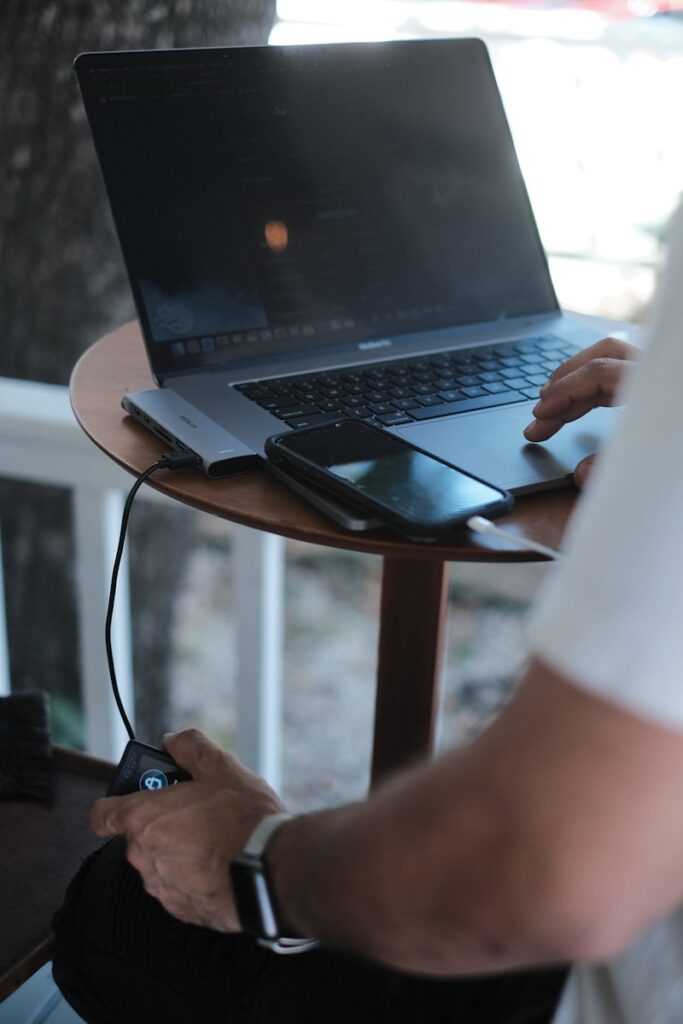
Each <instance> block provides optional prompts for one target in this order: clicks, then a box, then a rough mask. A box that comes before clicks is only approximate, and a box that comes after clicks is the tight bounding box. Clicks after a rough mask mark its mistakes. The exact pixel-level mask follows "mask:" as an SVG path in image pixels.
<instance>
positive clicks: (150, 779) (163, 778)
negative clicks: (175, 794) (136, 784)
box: [140, 768, 168, 790]
mask: <svg viewBox="0 0 683 1024" xmlns="http://www.w3.org/2000/svg"><path fill="white" fill-rule="evenodd" d="M164 786H168V776H167V775H166V773H165V772H162V771H161V770H160V769H159V768H150V769H149V771H146V772H145V773H144V775H141V776H140V789H143V790H153V789H163V788H164Z"/></svg>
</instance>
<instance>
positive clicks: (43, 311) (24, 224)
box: [0, 0, 275, 740]
mask: <svg viewBox="0 0 683 1024" xmlns="http://www.w3.org/2000/svg"><path fill="white" fill-rule="evenodd" d="M274 16H275V0H175V2H172V0H168V2H163V0H116V2H114V0H59V2H52V3H50V2H46V0H3V2H2V3H1V4H0V109H2V120H1V122H0V153H2V164H1V165H0V268H1V270H0V316H1V318H2V342H1V344H0V375H2V376H7V377H18V378H22V379H32V380H39V381H46V382H50V383H59V384H65V383H67V381H68V379H69V374H70V372H71V368H72V366H73V364H74V363H75V361H76V359H77V358H78V356H79V355H80V353H81V352H82V351H83V350H84V349H85V348H86V347H87V346H88V345H90V344H91V343H92V342H93V341H94V340H95V339H97V338H98V337H100V336H101V335H102V334H104V333H105V332H106V331H108V330H109V329H111V328H112V327H114V326H116V325H118V324H120V323H122V322H123V321H125V320H128V319H131V318H132V317H133V316H134V309H133V303H132V299H131V296H130V292H129V288H128V284H127V279H126V276H125V271H124V268H123V262H122V259H121V256H120V252H119V248H118V243H117V241H116V238H115V235H114V231H113V226H112V222H111V217H110V214H109V208H108V204H107V200H106V196H105V193H104V187H103V185H102V182H101V179H100V174H99V170H98V168H97V165H96V160H95V154H94V149H93V146H92V142H91V140H90V134H89V130H88V127H87V124H86V120H85V115H84V112H83V109H82V105H81V102H80V98H79V95H78V90H77V87H76V82H75V79H74V75H73V71H72V67H71V65H72V61H73V59H74V57H75V56H76V55H77V54H78V53H80V52H82V51H85V50H103V49H139V48H159V47H182V46H204V45H222V44H236V43H257V42H265V41H266V40H267V36H268V32H269V30H270V28H271V26H272V23H273V20H274ZM103 457H104V456H103ZM0 517H1V519H0V521H1V524H2V539H3V553H4V569H5V584H6V588H7V614H8V627H9V636H10V670H11V673H12V681H13V687H14V688H15V689H24V688H26V687H29V686H31V687H39V688H41V689H45V690H47V691H49V692H50V693H52V694H62V695H66V696H68V697H70V698H72V699H76V698H77V694H78V688H79V682H78V664H77V656H76V651H77V623H76V617H75V611H74V596H73V595H74V579H73V541H72V538H71V531H70V510H69V501H68V495H67V494H66V493H64V492H61V491H58V490H56V489H53V488H44V487H36V486H32V485H23V484H21V485H20V484H16V483H10V482H7V481H4V482H2V483H0ZM191 535H192V517H191V516H189V515H188V513H187V512H183V511H180V510H179V511H175V510H170V511H165V510H164V511H160V510H158V509H156V508H153V509H149V508H145V507H143V506H139V507H137V508H136V509H135V512H134V515H133V520H132V544H131V574H132V591H133V614H134V618H133V622H134V626H133V629H134V644H135V648H134V649H135V676H136V680H137V703H138V707H137V713H138V721H139V732H140V734H141V735H142V736H147V737H149V738H151V739H155V740H158V737H159V735H160V732H161V731H162V730H163V729H164V728H165V727H166V726H167V724H168V696H167V694H168V685H167V676H168V663H169V651H170V639H171V638H170V629H171V623H172V609H173V597H174V593H175V590H176V588H177V585H178V583H179V580H180V578H181V576H182V573H183V571H184V568H185V563H186V559H187V555H188V551H189V549H190V546H191ZM102 685H103V686H106V685H107V683H106V680H103V681H102Z"/></svg>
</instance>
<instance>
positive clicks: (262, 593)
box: [0, 378, 284, 786]
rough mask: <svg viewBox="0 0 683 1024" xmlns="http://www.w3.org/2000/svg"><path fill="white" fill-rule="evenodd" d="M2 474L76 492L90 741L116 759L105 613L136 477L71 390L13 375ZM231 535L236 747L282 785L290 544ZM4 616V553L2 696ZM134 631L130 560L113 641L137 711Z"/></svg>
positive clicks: (6, 681) (5, 397)
mask: <svg viewBox="0 0 683 1024" xmlns="http://www.w3.org/2000/svg"><path fill="white" fill-rule="evenodd" d="M0 477H7V478H10V479H15V480H24V481H30V482H31V483H40V484H51V485H55V486H58V487H66V488H69V489H70V490H71V492H72V495H73V515H74V520H73V525H74V537H75V549H76V560H77V564H76V593H77V602H78V622H79V636H80V641H79V643H80V664H81V679H82V699H83V709H84V715H85V735H86V747H87V749H88V751H90V752H91V753H93V754H97V755H99V756H100V757H107V758H110V759H111V760H118V758H119V757H120V754H121V751H122V749H123V746H124V743H125V740H126V738H127V737H126V734H125V730H124V728H123V725H122V723H121V721H120V719H119V716H118V712H117V711H116V706H115V703H114V700H113V697H112V696H111V693H110V690H109V684H108V670H107V663H106V655H105V650H104V619H105V614H106V606H107V598H108V593H109V582H110V575H111V566H112V562H113V558H114V552H115V550H116V544H117V541H118V533H119V528H120V523H121V511H122V508H123V502H124V497H125V493H126V492H127V491H128V489H129V488H130V486H131V481H132V478H131V477H130V476H129V475H128V474H127V473H126V472H125V471H124V470H122V469H121V468H120V467H119V466H117V465H116V464H115V463H114V462H112V461H111V460H110V459H108V458H107V457H106V456H105V455H104V454H103V453H102V452H101V451H100V450H99V449H98V448H96V447H95V445H94V444H92V442H91V441H89V440H88V439H87V438H86V437H85V435H84V434H83V432H82V431H81V429H80V427H79V426H78V425H77V423H76V421H75V419H74V416H73V413H72V411H71V408H70V405H69V397H68V391H67V389H66V388H65V387H60V386H57V385H52V384H38V383H35V382H32V381H18V380H9V379H7V378H0ZM140 498H141V499H144V500H146V501H155V502H162V503H163V502H166V503H168V502H170V501H171V499H169V498H167V497H165V496H164V495H162V494H160V493H159V492H158V491H155V490H153V489H152V488H150V487H143V488H142V489H141V490H140ZM174 506H175V507H178V506H177V505H176V503H174ZM188 514H189V513H188ZM231 535H232V537H233V549H232V550H233V557H234V558H235V569H236V578H237V588H236V593H237V595H238V600H237V603H236V615H237V618H238V628H237V630H236V635H237V636H238V638H239V640H238V652H237V653H238V676H237V705H238V706H237V718H238V722H239V729H238V735H237V738H236V744H235V749H236V753H237V756H238V757H240V759H241V760H243V761H244V762H245V763H246V764H248V765H249V766H250V767H251V768H253V769H254V770H255V771H258V772H259V773H260V774H261V775H264V776H265V777H266V778H267V779H268V781H269V782H270V783H271V784H272V785H274V786H277V785H278V783H279V774H280V731H281V730H280V724H281V698H280V691H281V665H282V590H283V587H282V581H283V568H284V545H283V541H282V538H280V537H275V536H273V535H270V534H264V533H261V532H258V531H255V530H250V529H247V528H246V527H243V526H237V525H234V526H232V527H231ZM0 555H1V550H0ZM6 621H7V620H6V616H5V598H4V587H3V580H2V560H1V557H0V694H2V693H9V692H10V674H9V658H8V655H7V651H8V644H7V632H6ZM131 632H132V633H133V634H134V624H132V627H131V621H130V606H129V600H128V571H127V563H126V561H125V557H124V560H123V561H122V564H121V574H120V578H119V587H118V592H117V609H116V614H115V621H114V622H113V624H112V642H113V648H114V657H115V660H116V666H117V676H118V679H119V686H120V688H121V692H122V696H123V699H124V701H125V704H126V707H127V709H129V710H132V708H133V705H134V700H133V696H134V694H133V691H134V682H133V671H132V656H131V651H132V647H131Z"/></svg>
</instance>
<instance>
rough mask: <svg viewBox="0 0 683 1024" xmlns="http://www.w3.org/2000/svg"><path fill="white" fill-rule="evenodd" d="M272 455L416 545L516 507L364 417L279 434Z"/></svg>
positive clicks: (285, 467) (495, 489)
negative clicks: (473, 519)
mask: <svg viewBox="0 0 683 1024" xmlns="http://www.w3.org/2000/svg"><path fill="white" fill-rule="evenodd" d="M265 450H266V455H267V456H268V458H269V459H270V460H272V462H273V463H274V464H275V465H276V466H278V467H279V468H280V469H283V470H285V471H286V472H289V473H293V474H294V475H295V476H296V477H299V478H302V479H304V480H305V481H307V482H310V483H314V484H316V485H318V486H319V487H321V488H322V489H323V490H324V491H327V492H330V493H332V494H334V495H338V496H339V497H341V498H343V499H345V500H346V501H348V502H350V503H351V504H352V505H356V506H357V507H359V508H361V509H365V510H367V511H369V512H370V513H372V514H373V515H375V516H377V517H378V518H379V519H381V520H382V521H383V522H384V523H386V524H387V525H388V526H392V527H394V528H395V529H397V530H400V531H401V533H404V534H406V535H407V536H408V537H410V538H412V539H413V540H420V541H431V540H439V539H442V538H445V537H447V536H448V535H449V534H450V533H452V532H453V530H454V529H455V528H456V527H457V526H459V525H461V524H464V523H465V522H466V521H467V520H468V519H469V518H470V517H471V516H473V515H486V516H489V517H490V516H496V515H502V514H503V513H504V512H507V511H509V510H510V509H511V507H512V498H511V497H510V495H509V494H508V493H507V492H506V491H503V490H501V489H500V488H499V487H494V486H493V485H492V484H488V483H486V482H485V481H483V480H480V479H478V478H477V477H475V476H472V475H471V474H470V473H466V472H465V471H464V470H461V469H458V467H457V466H454V465H452V464H450V463H448V462H445V461H444V460H442V459H437V458H436V457H435V456H433V455H430V454H429V453H428V452H425V451H422V450H421V449H419V448H416V447H415V446H414V445H411V444H409V443H408V442H407V441H404V440H402V439H400V438H398V437H395V436H394V435H393V434H390V433H388V432H387V431H384V430H380V429H378V428H377V427H372V426H369V425H368V424H366V423H360V422H358V421H356V420H340V421H338V422H337V423H332V424H329V425H328V426H324V427H313V428H312V429H310V430H297V431H293V432H291V433H288V434H279V435H276V436H274V437H271V438H268V440H267V441H266V446H265Z"/></svg>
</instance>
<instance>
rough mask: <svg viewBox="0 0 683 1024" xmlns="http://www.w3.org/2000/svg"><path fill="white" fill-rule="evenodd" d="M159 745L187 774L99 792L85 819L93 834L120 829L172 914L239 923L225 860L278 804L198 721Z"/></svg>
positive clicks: (132, 857) (230, 927) (194, 920)
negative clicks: (168, 783)
mask: <svg viewBox="0 0 683 1024" xmlns="http://www.w3.org/2000/svg"><path fill="white" fill-rule="evenodd" d="M164 746H165V748H166V750H168V752H169V754H171V756H172V757H173V758H174V759H175V760H176V761H177V762H178V764H179V765H181V767H183V768H186V769H187V770H188V771H189V772H190V773H191V774H192V776H193V778H192V781H191V782H183V783H181V784H179V785H177V786H172V787H170V788H169V789H164V790H160V791H159V792H156V793H133V794H130V795H128V796H114V797H106V798H105V799H103V800H98V801H97V803H96V804H95V805H94V807H93V809H92V812H91V815H90V823H91V826H92V828H93V830H94V831H95V832H96V833H97V835H99V836H113V835H118V834H123V835H124V836H125V837H126V841H127V856H128V860H129V861H130V863H131V864H132V865H133V867H135V868H137V870H138V871H139V872H140V875H141V876H142V881H143V884H144V886H145V889H146V890H147V892H148V893H149V894H150V895H151V896H155V897H156V898H157V899H158V900H159V902H160V903H161V904H162V905H163V906H164V907H165V908H166V910H167V911H168V912H169V913H170V914H173V916H174V917H177V918H179V919H180V920H181V921H187V922H188V923H191V924H200V925H204V926H205V927H207V928H214V929H216V930H217V931H237V930H239V922H238V920H237V914H236V912H235V908H234V904H233V898H232V891H231V888H230V875H229V871H228V865H229V864H230V861H231V860H233V858H234V857H236V856H237V854H238V853H239V852H240V851H241V850H242V849H243V847H244V845H245V843H246V841H247V839H248V838H249V836H250V835H251V833H252V832H253V831H254V829H255V828H256V826H257V824H258V823H259V821H260V820H261V818H264V817H265V816H266V815H268V814H277V813H279V812H281V811H282V810H283V809H284V808H283V805H282V803H281V801H280V800H279V798H278V797H277V796H276V794H275V793H274V792H273V791H272V789H270V787H269V786H268V785H267V783H266V782H264V780H263V779H260V778H259V777H258V776H256V775H253V774H252V773H251V772H250V771H248V769H246V768H245V767H243V765H241V764H240V763H239V761H237V760H236V759H235V758H234V757H231V756H230V755H229V754H225V753H223V751H221V750H220V749H219V748H218V747H217V746H215V745H214V744H213V743H211V742H210V741H209V740H208V739H207V738H206V737H205V736H203V735H202V733H200V732H198V731H197V730H196V729H188V730H186V731H185V732H179V733H176V734H175V735H170V736H167V737H165V738H164Z"/></svg>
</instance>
